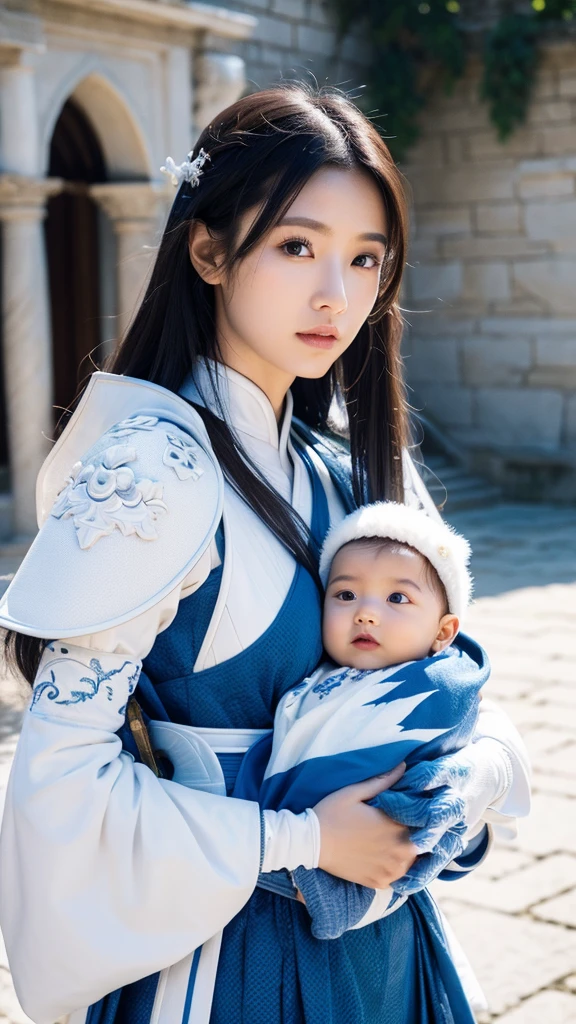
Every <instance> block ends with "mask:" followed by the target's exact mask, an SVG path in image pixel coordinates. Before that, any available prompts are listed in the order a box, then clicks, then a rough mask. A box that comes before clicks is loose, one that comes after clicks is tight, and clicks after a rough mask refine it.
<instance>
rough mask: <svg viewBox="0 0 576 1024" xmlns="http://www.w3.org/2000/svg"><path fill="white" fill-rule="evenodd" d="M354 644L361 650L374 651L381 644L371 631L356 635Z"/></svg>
mask: <svg viewBox="0 0 576 1024" xmlns="http://www.w3.org/2000/svg"><path fill="white" fill-rule="evenodd" d="M352 644H353V646H354V647H356V648H357V649H358V650H359V651H374V650H375V649H376V648H377V647H380V644H379V643H378V641H377V640H375V639H374V637H373V636H372V634H371V633H359V634H358V636H355V637H354V639H353V641H352Z"/></svg>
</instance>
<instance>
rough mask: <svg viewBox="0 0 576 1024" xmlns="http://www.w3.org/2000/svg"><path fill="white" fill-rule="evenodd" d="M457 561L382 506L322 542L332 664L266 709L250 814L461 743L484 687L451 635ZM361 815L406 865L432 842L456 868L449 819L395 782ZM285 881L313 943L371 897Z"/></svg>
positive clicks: (402, 513)
mask: <svg viewBox="0 0 576 1024" xmlns="http://www.w3.org/2000/svg"><path fill="white" fill-rule="evenodd" d="M469 557H470V547H469V545H468V542H467V541H466V540H465V539H464V538H463V537H461V536H459V535H458V534H456V533H455V532H454V531H453V530H452V529H451V528H450V527H449V526H448V525H446V524H445V523H443V522H442V521H441V520H433V519H431V518H430V517H429V516H427V515H426V513H425V512H423V511H420V510H417V509H414V508H410V507H407V506H404V505H400V504H395V503H393V502H382V503H378V504H374V505H368V506H365V507H363V508H361V509H359V510H357V511H356V512H354V513H352V514H351V515H349V516H348V517H347V518H346V519H345V520H344V521H343V522H342V523H340V524H339V525H338V526H336V527H335V528H334V529H333V530H332V531H331V532H330V533H329V535H328V537H327V539H326V541H325V544H324V547H323V550H322V555H321V560H320V575H321V578H322V581H323V583H324V584H325V586H326V597H325V604H324V617H323V639H324V647H325V650H326V653H327V655H328V656H329V658H330V659H331V660H330V661H327V662H325V663H323V664H322V665H320V667H319V668H318V669H317V670H316V671H315V672H314V673H313V675H312V676H310V677H309V678H307V679H305V680H304V681H303V682H302V683H299V684H298V685H297V686H296V687H295V688H294V689H292V690H291V691H289V692H288V693H287V694H285V696H284V697H283V698H282V700H281V701H280V704H279V705H278V709H277V711H276V716H275V722H274V734H273V743H272V752H271V755H270V759H269V762H268V765H267V768H266V771H265V774H264V779H263V781H262V784H261V788H260V795H259V800H260V803H261V806H262V807H269V808H273V809H274V810H280V809H281V808H282V807H286V808H288V809H289V810H292V811H296V812H298V811H302V810H304V809H305V808H307V807H312V806H314V804H315V803H317V802H318V801H319V800H321V799H322V798H323V797H324V796H326V795H327V794H328V793H331V792H333V791H334V790H336V789H339V788H341V787H342V786H345V785H349V784H351V783H354V782H359V781H362V780H363V779H366V778H369V777H371V776H374V775H378V774H382V773H384V772H387V771H389V770H391V769H392V768H393V767H395V766H396V765H398V764H399V763H400V762H401V761H405V762H406V764H407V766H408V767H410V766H411V765H414V764H416V763H418V762H420V761H422V760H429V761H432V760H434V759H436V758H437V757H440V756H441V755H443V754H447V753H450V752H452V751H454V750H457V749H459V748H460V747H462V746H464V745H465V744H466V743H467V742H468V740H469V739H470V738H471V736H472V733H473V731H474V728H475V725H476V720H477V714H478V706H479V700H480V688H481V687H482V686H483V685H484V683H485V682H486V679H487V677H488V665H487V660H486V656H485V654H484V652H483V651H482V649H481V648H480V647H479V646H478V645H477V644H475V643H474V642H473V641H472V640H470V639H469V638H468V637H465V636H463V635H459V636H458V632H459V627H460V621H461V618H462V616H463V613H464V611H465V609H466V607H467V605H468V603H469V600H470V593H471V577H470V574H469V572H468V569H467V565H468V561H469ZM249 756H250V755H248V758H249ZM371 803H373V804H375V805H376V806H379V807H381V808H382V809H383V810H385V811H386V812H387V813H388V814H389V815H390V816H391V817H393V818H395V819H396V820H397V821H400V822H401V823H402V824H405V825H407V826H409V827H410V832H411V839H412V842H413V843H414V844H415V846H416V848H417V849H418V852H419V854H423V855H429V857H431V856H432V855H433V854H434V850H435V847H436V843H438V842H439V841H442V842H443V843H444V844H446V842H448V843H449V844H450V843H451V844H452V845H451V847H450V849H451V850H452V851H453V854H454V855H455V856H456V855H458V854H459V853H460V852H461V851H462V849H463V847H464V845H465V841H464V839H463V838H462V837H463V833H464V832H465V825H464V822H463V821H462V820H459V819H461V817H462V813H461V810H462V809H461V808H459V807H454V806H451V807H450V809H449V810H448V809H447V807H445V806H443V804H442V800H441V799H440V800H434V801H433V800H431V799H430V794H429V793H428V794H426V795H423V794H422V793H418V792H413V791H410V787H409V786H407V787H403V786H402V780H401V781H400V783H398V784H397V785H396V786H395V787H394V789H393V790H390V791H386V792H384V793H381V794H380V795H379V796H378V797H376V798H375V799H374V800H373V801H371ZM447 815H448V816H449V817H450V815H451V819H450V820H451V821H452V827H451V828H450V829H449V830H448V832H446V818H447ZM421 859H422V858H421V857H419V860H421ZM411 870H412V869H411ZM294 881H295V883H296V885H297V886H298V888H299V889H300V891H301V892H302V894H303V896H304V899H305V901H306V904H307V906H308V909H309V911H310V913H311V916H312V920H313V933H314V934H315V935H316V936H317V937H318V938H333V937H336V936H337V935H339V934H341V932H342V931H343V930H344V929H345V928H348V927H351V926H352V925H353V924H354V923H357V921H358V920H360V919H361V918H362V917H363V916H364V913H365V912H366V910H367V909H368V907H369V906H370V903H371V901H372V900H373V898H374V890H370V889H365V888H364V887H362V886H354V885H353V884H352V883H348V882H344V881H342V880H340V879H335V878H333V876H331V875H328V874H327V873H326V872H323V871H321V870H316V871H307V870H305V869H303V868H298V869H297V871H296V872H294ZM400 882H403V885H399V884H397V883H395V885H394V888H395V889H396V892H397V893H401V894H402V895H404V896H405V895H407V894H408V893H409V892H410V891H416V890H417V889H418V888H421V887H422V884H418V882H417V872H416V874H415V876H414V878H413V879H412V880H410V879H408V876H406V878H405V880H400ZM397 898H398V897H397V896H396V899H397Z"/></svg>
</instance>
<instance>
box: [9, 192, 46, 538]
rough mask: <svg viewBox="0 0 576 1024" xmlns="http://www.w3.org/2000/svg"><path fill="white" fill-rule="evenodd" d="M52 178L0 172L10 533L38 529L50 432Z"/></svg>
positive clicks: (31, 531)
mask: <svg viewBox="0 0 576 1024" xmlns="http://www.w3.org/2000/svg"><path fill="white" fill-rule="evenodd" d="M60 188H61V182H60V181H58V180H55V179H53V180H50V179H48V180H35V179H33V178H27V177H23V176H18V175H9V174H3V175H0V221H1V222H2V237H3V254H2V293H3V307H4V339H3V354H4V376H5V390H6V407H7V417H8V443H9V451H10V470H11V478H12V494H13V500H14V532H15V534H16V536H32V535H33V534H34V533H35V532H36V504H35V487H36V476H37V474H38V470H39V469H40V466H41V464H42V462H43V460H44V458H45V456H46V455H47V453H48V450H49V447H50V446H49V443H48V438H50V437H51V436H52V416H53V414H52V344H51V330H50V311H49V301H48V285H47V268H46V249H45V242H44V231H43V220H44V217H45V215H46V200H47V198H48V196H50V195H52V194H54V193H55V192H58V191H59V190H60Z"/></svg>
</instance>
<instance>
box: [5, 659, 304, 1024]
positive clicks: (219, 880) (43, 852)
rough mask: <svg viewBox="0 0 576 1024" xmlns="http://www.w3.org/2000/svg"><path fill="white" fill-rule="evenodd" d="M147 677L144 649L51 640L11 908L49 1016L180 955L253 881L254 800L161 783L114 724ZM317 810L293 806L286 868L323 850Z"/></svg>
mask: <svg viewBox="0 0 576 1024" xmlns="http://www.w3.org/2000/svg"><path fill="white" fill-rule="evenodd" d="M139 671H140V661H139V659H137V658H134V657H130V656H126V655H124V654H118V653H106V652H102V651H95V650H92V651H89V650H88V649H86V648H82V647H76V646H74V645H71V644H70V643H69V642H68V641H64V642H61V643H58V642H55V643H52V644H50V646H49V648H47V650H46V651H45V654H44V656H43V659H42V662H41V666H40V670H39V673H38V676H37V680H36V684H35V689H34V695H33V700H32V703H31V706H30V709H29V711H28V712H27V713H26V715H25V720H24V725H23V729H22V735H21V738H20V742H19V744H18V749H17V752H16V756H15V760H14V766H13V770H12V774H11V778H10V783H9V787H8V793H7V799H6V809H5V813H4V821H3V827H2V840H1V844H0V910H1V923H2V929H3V933H4V937H5V940H6V946H7V949H8V953H9V959H10V965H11V969H12V972H13V976H14V982H15V987H16V990H17V993H18V996H19V998H20V1001H21V1003H22V1005H23V1006H24V1009H25V1010H26V1012H27V1013H28V1014H29V1016H31V1017H32V1019H33V1020H35V1021H36V1022H37V1024H52V1022H53V1021H54V1020H55V1019H56V1018H57V1017H59V1016H61V1015H63V1014H66V1013H69V1012H70V1011H72V1010H74V1009H77V1008H79V1007H84V1006H88V1005H90V1004H91V1003H93V1002H95V1001H96V1000H98V999H100V998H101V997H102V996H103V995H105V994H106V993H108V992H111V991H113V990H115V989H117V988H119V987H121V986H122V985H125V984H127V983H129V982H132V981H134V980H136V979H137V978H141V977H145V976H146V975H149V974H151V973H154V972H155V971H158V970H160V969H162V968H163V967H166V966H168V965H169V964H173V963H176V962H178V961H179V960H180V959H182V958H183V957H184V956H186V955H187V954H188V953H190V952H191V951H192V950H193V949H195V948H196V947H198V946H199V945H201V944H202V943H203V942H204V941H205V940H206V939H208V938H209V937H210V936H211V935H214V934H215V933H216V932H218V931H219V930H220V929H221V928H222V927H224V925H225V924H226V923H227V922H228V921H229V920H230V919H231V918H232V917H233V916H234V915H235V914H237V913H238V911H239V910H240V909H241V907H242V906H243V905H244V903H245V902H246V900H247V899H248V898H249V896H250V894H251V892H252V891H253V888H254V886H255V883H256V879H257V875H258V870H259V866H260V859H261V825H260V812H259V808H258V805H257V804H256V803H253V802H249V801H244V800H234V799H230V798H227V797H220V796H216V795H211V794H207V793H203V792H199V791H197V790H191V789H188V788H185V787H183V786H180V785H177V784H176V783H173V782H170V781H167V780H162V779H158V778H156V777H155V775H153V773H152V772H151V771H150V770H149V769H148V768H146V767H145V766H144V765H141V764H137V763H134V760H133V758H132V757H131V755H130V754H128V753H126V752H123V751H122V749H121V742H120V739H119V738H118V736H117V735H116V731H117V730H118V729H119V727H120V726H121V725H122V723H123V720H124V712H125V707H126V703H127V701H128V699H129V696H130V694H131V693H132V691H133V690H134V687H135V685H136V682H137V678H138V675H139ZM284 817H286V815H285V816H284ZM311 818H313V816H309V819H308V824H306V816H304V815H301V816H296V815H292V816H291V819H292V822H293V824H294V823H295V822H296V819H297V820H298V826H299V827H298V828H296V829H295V830H294V829H293V830H292V832H291V831H290V829H289V828H288V830H286V823H285V822H284V824H283V830H284V831H283V839H282V842H281V845H282V852H283V854H284V860H285V861H286V863H285V864H284V866H286V867H288V868H293V867H296V866H297V864H298V863H301V862H302V860H303V859H307V858H308V857H310V858H312V857H313V851H314V848H315V842H314V840H315V832H314V828H313V822H311V821H310V819H311ZM276 846H278V841H276ZM291 857H294V858H295V859H294V860H292V861H291V863H288V861H289V860H290V858H291ZM280 859H282V858H280ZM308 863H309V865H310V866H311V867H312V866H314V861H313V859H309V860H308Z"/></svg>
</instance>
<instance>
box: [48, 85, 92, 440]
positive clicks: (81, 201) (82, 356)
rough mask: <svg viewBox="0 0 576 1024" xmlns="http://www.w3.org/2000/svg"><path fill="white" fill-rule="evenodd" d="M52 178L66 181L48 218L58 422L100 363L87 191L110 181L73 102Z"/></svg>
mask: <svg viewBox="0 0 576 1024" xmlns="http://www.w3.org/2000/svg"><path fill="white" fill-rule="evenodd" d="M48 174H49V176H50V177H54V178H63V179H64V180H65V182H66V188H65V191H63V192H61V193H60V194H59V195H57V196H54V197H53V198H52V199H50V201H49V203H48V213H47V217H46V247H47V254H48V272H49V282H50V300H51V312H52V352H53V376H54V404H55V406H56V420H58V419H59V418H60V415H61V411H62V409H66V408H68V407H69V405H70V404H71V402H72V401H73V399H74V396H75V395H76V392H77V390H78V384H79V382H80V381H81V380H82V379H84V377H86V376H87V374H89V373H90V372H91V370H92V369H93V365H92V362H91V360H93V362H94V363H96V364H98V363H99V362H100V360H101V347H100V345H101V337H100V266H99V244H98V209H97V207H96V204H95V203H94V201H93V200H92V199H91V197H90V195H89V191H88V186H89V185H92V184H95V183H97V182H102V181H105V180H106V166H105V162H104V156H103V153H102V149H101V146H100V143H99V141H98V138H97V136H96V134H95V132H94V130H93V128H92V126H91V125H90V123H89V121H88V120H87V118H86V117H85V115H84V114H83V112H82V111H81V109H80V107H79V106H78V105H77V104H76V103H74V101H73V100H68V101H67V102H66V103H65V104H64V106H63V108H62V112H61V114H60V117H59V118H58V121H57V122H56V125H55V128H54V134H53V136H52V143H51V146H50V162H49V168H48ZM90 356H91V359H90V358H89V357H90Z"/></svg>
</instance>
